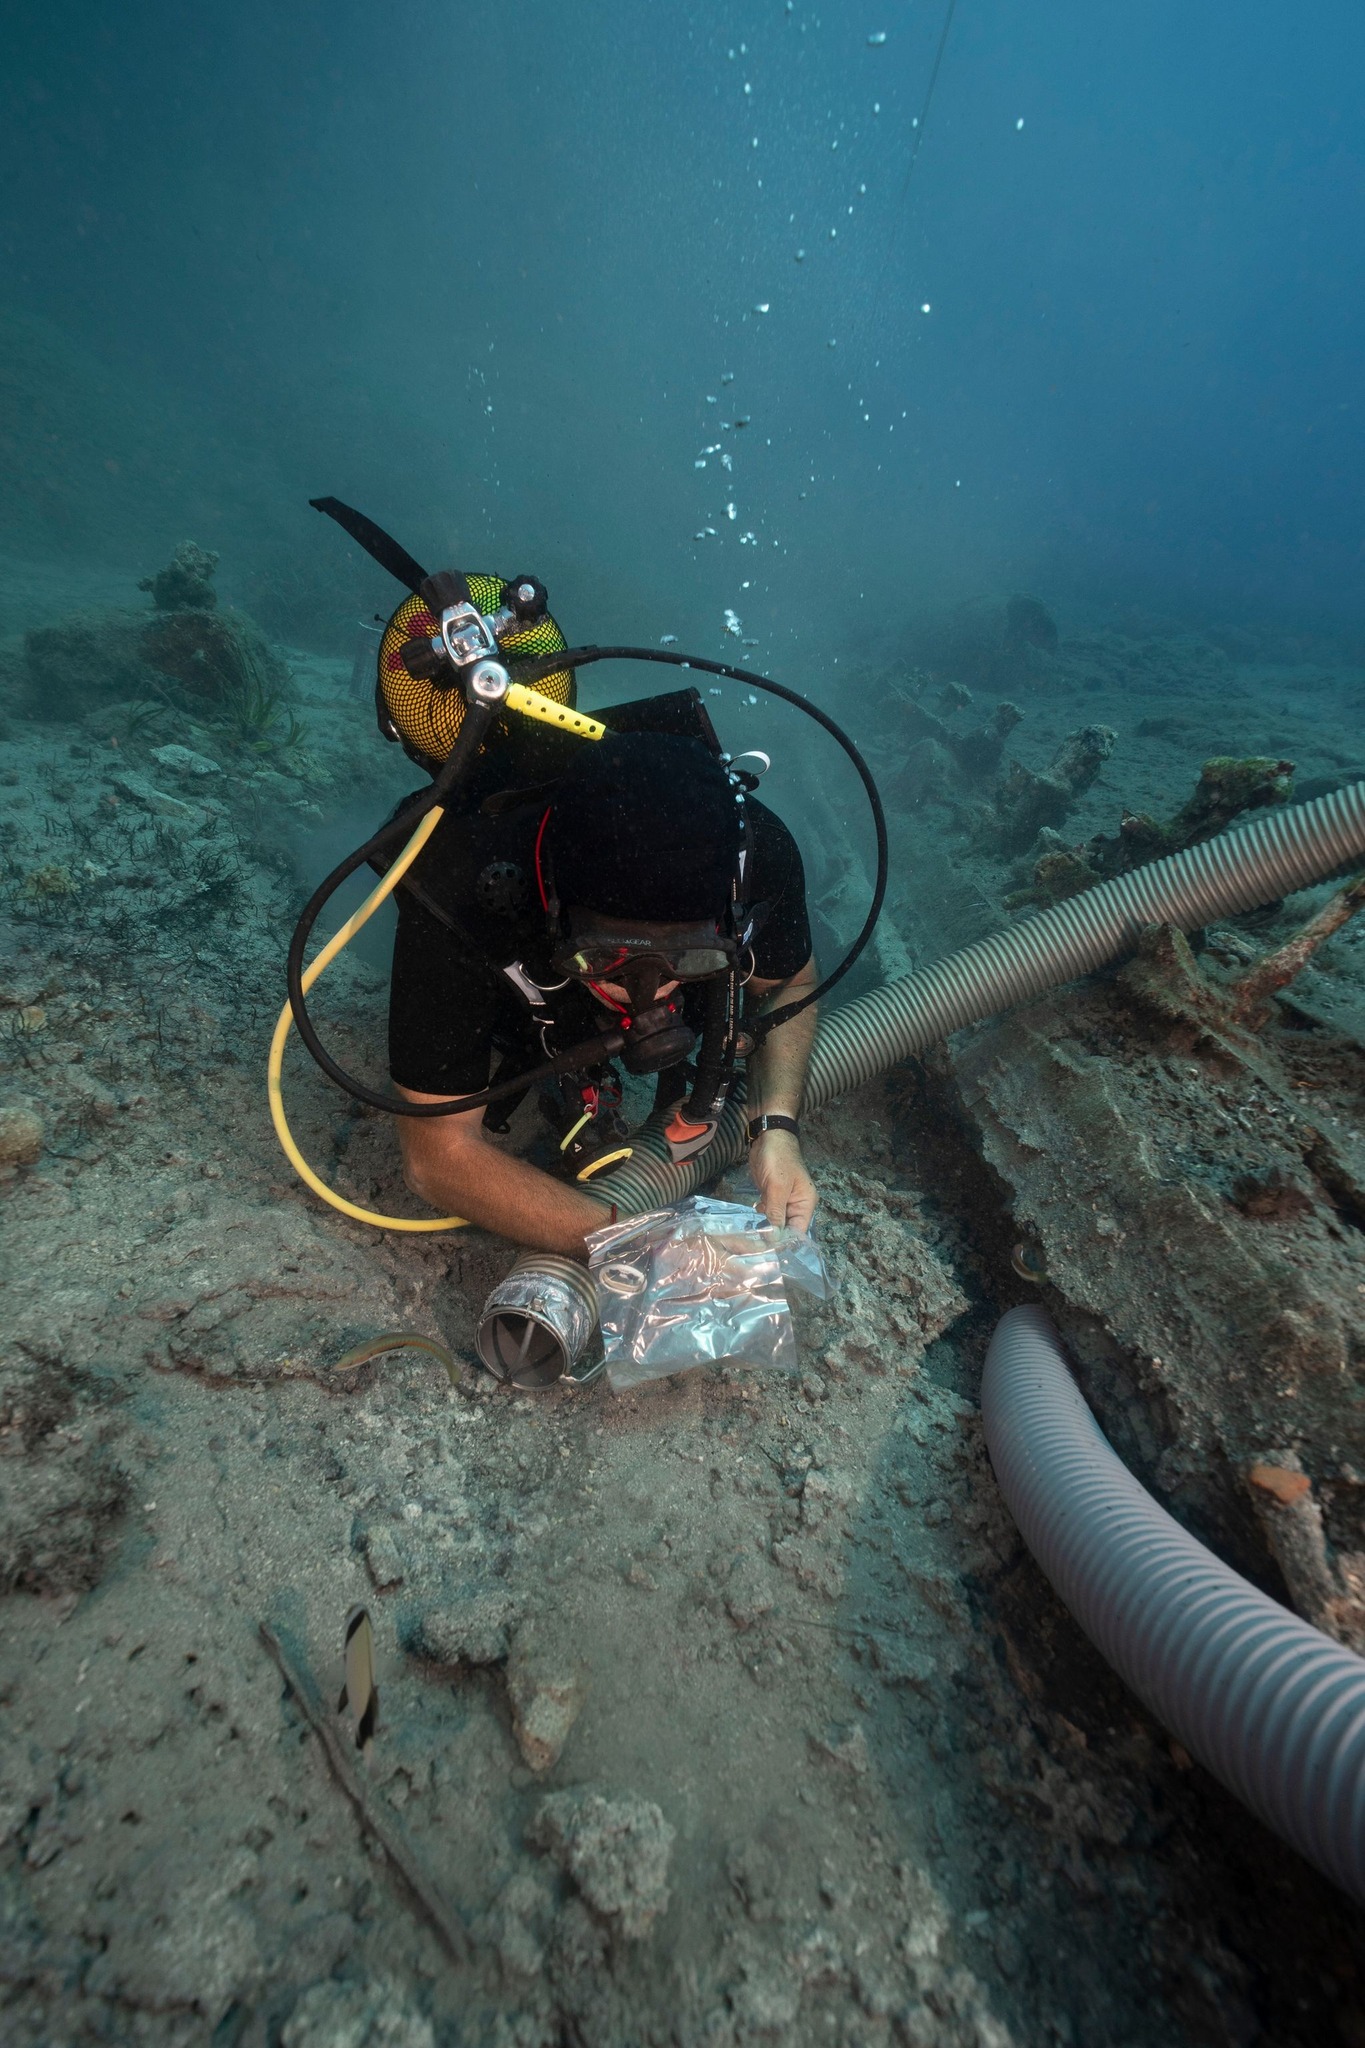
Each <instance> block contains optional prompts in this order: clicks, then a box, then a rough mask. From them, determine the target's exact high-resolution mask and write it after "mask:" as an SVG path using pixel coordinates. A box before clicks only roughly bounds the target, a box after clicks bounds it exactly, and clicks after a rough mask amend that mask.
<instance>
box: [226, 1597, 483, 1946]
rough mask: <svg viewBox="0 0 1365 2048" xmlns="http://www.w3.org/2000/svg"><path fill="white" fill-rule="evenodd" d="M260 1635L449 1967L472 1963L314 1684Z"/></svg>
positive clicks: (462, 1935)
mask: <svg viewBox="0 0 1365 2048" xmlns="http://www.w3.org/2000/svg"><path fill="white" fill-rule="evenodd" d="M260 1634H261V1641H262V1642H263V1643H264V1644H265V1647H266V1649H267V1651H268V1652H269V1654H270V1657H271V1659H272V1661H273V1662H274V1664H275V1665H276V1666H277V1667H278V1669H279V1672H280V1676H281V1677H282V1678H283V1679H284V1682H285V1684H286V1685H287V1686H288V1687H289V1690H290V1691H291V1692H292V1693H293V1695H294V1698H295V1699H296V1700H297V1701H298V1703H299V1708H300V1710H301V1712H302V1714H303V1717H304V1719H305V1720H306V1721H307V1723H308V1725H309V1727H310V1728H311V1729H312V1731H313V1733H314V1734H315V1735H316V1736H317V1738H318V1741H319V1742H320V1743H321V1744H322V1751H323V1755H324V1756H325V1757H326V1759H327V1762H328V1764H329V1765H330V1766H331V1771H332V1776H333V1777H334V1778H335V1779H336V1781H337V1783H338V1785H340V1787H341V1789H342V1791H343V1792H344V1793H345V1794H346V1797H347V1798H348V1799H349V1800H350V1802H351V1804H352V1806H353V1807H354V1808H355V1810H356V1812H357V1814H358V1815H359V1817H360V1824H361V1826H362V1827H363V1828H364V1829H365V1831H366V1832H367V1833H368V1834H369V1835H371V1836H373V1838H374V1840H375V1841H376V1842H378V1844H379V1846H380V1848H381V1849H382V1850H383V1852H384V1854H385V1856H386V1857H387V1859H388V1861H389V1863H390V1864H391V1865H392V1867H393V1869H394V1870H395V1871H396V1872H397V1873H398V1876H399V1877H400V1878H401V1879H402V1880H403V1883H404V1884H405V1885H406V1887H407V1889H408V1891H409V1893H410V1894H411V1896H412V1899H413V1903H414V1904H415V1905H416V1907H417V1909H418V1911H419V1912H420V1913H421V1916H422V1918H423V1919H424V1920H425V1921H426V1922H427V1925H428V1926H429V1927H430V1928H431V1931H432V1933H433V1934H434V1935H435V1936H436V1939H437V1940H438V1941H439V1942H440V1944H441V1946H442V1948H443V1949H444V1950H445V1952H446V1954H447V1955H448V1956H449V1957H450V1959H451V1961H452V1962H455V1963H465V1962H468V1961H469V1957H470V1940H469V1936H468V1934H467V1933H466V1931H465V1928H464V1925H463V1922H462V1921H461V1920H460V1919H459V1917H458V1916H457V1915H456V1913H455V1912H454V1911H453V1910H452V1908H451V1907H450V1906H448V1905H447V1904H446V1902H445V1900H444V1899H443V1898H442V1897H441V1894H440V1893H439V1892H438V1891H437V1890H436V1888H435V1886H434V1885H433V1884H432V1883H431V1880H430V1879H429V1878H428V1877H427V1875H426V1873H425V1872H424V1871H423V1870H422V1868H421V1866H420V1865H419V1864H418V1862H417V1860H416V1858H415V1857H414V1856H413V1853H412V1851H411V1849H409V1847H408V1845H407V1843H406V1842H405V1841H404V1840H403V1838H402V1836H401V1835H400V1834H399V1832H398V1830H397V1829H396V1828H395V1827H394V1825H393V1823H392V1822H391V1821H389V1820H387V1819H386V1818H385V1817H384V1815H383V1814H382V1813H380V1812H379V1810H378V1808H377V1807H376V1805H375V1802H374V1798H373V1795H372V1794H371V1792H370V1791H369V1790H368V1789H367V1787H366V1786H365V1784H364V1783H363V1782H362V1780H361V1778H360V1776H359V1774H358V1773H357V1771H356V1768H355V1765H354V1764H353V1763H352V1762H351V1759H350V1757H349V1756H348V1755H347V1754H346V1749H345V1746H344V1744H343V1743H342V1741H341V1738H340V1736H339V1735H338V1734H337V1732H336V1729H335V1728H334V1727H333V1726H332V1723H331V1721H330V1719H329V1718H328V1715H327V1713H326V1710H325V1708H324V1707H323V1705H322V1702H321V1700H320V1699H319V1698H318V1695H317V1692H316V1690H315V1688H314V1686H313V1683H312V1680H311V1678H310V1677H309V1676H308V1674H307V1672H306V1671H305V1670H303V1669H302V1668H300V1667H298V1666H296V1665H295V1664H294V1663H293V1662H292V1660H291V1659H290V1657H289V1654H288V1652H287V1651H286V1650H285V1648H284V1646H283V1644H282V1643H281V1642H280V1639H279V1637H278V1636H277V1635H276V1634H275V1631H274V1630H273V1629H272V1628H270V1627H269V1626H268V1625H267V1624H266V1623H265V1622H261V1623H260Z"/></svg>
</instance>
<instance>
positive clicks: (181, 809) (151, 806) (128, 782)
mask: <svg viewBox="0 0 1365 2048" xmlns="http://www.w3.org/2000/svg"><path fill="white" fill-rule="evenodd" d="M109 781H110V783H111V785H112V787H113V789H114V791H115V793H116V794H117V795H118V796H121V797H122V798H123V800H124V802H125V803H129V804H133V805H135V806H136V808H137V809H138V810H140V811H150V812H151V813H152V814H153V815H154V816H155V817H158V818H180V819H182V820H183V821H184V822H185V823H186V824H192V823H196V822H197V821H198V820H199V818H200V817H201V815H202V814H201V813H200V812H199V811H197V810H196V809H195V807H194V805H193V804H187V803H185V802H184V801H183V799H182V798H180V797H178V796H168V795H167V794H166V792H165V790H164V789H157V788H155V787H154V785H153V784H152V783H150V782H148V780H147V778H146V777H145V776H144V775H133V774H130V773H128V772H124V773H122V774H118V775H111V776H110V777H109Z"/></svg>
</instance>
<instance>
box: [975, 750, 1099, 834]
mask: <svg viewBox="0 0 1365 2048" xmlns="http://www.w3.org/2000/svg"><path fill="white" fill-rule="evenodd" d="M1115 738H1116V734H1115V733H1114V731H1113V729H1112V728H1111V727H1110V726H1107V725H1085V726H1081V727H1079V728H1078V729H1077V730H1076V731H1075V732H1073V733H1068V735H1067V737H1066V738H1065V739H1064V740H1063V742H1062V744H1061V746H1060V747H1058V749H1057V751H1056V753H1055V754H1054V755H1053V757H1052V760H1051V761H1050V762H1049V764H1048V766H1047V768H1046V769H1045V770H1044V772H1043V773H1042V774H1041V775H1039V774H1037V773H1035V771H1034V770H1033V769H1032V768H1026V767H1025V766H1024V764H1023V762H1022V761H1011V763H1010V765H1009V767H1008V769H1007V770H1006V772H1005V774H1004V775H1003V776H1002V778H1001V780H1000V783H999V785H998V787H997V789H996V792H995V796H994V799H993V802H994V816H993V818H992V819H991V821H990V823H989V824H988V826H987V827H986V834H985V836H986V839H987V841H988V842H991V843H993V844H994V845H995V846H996V847H997V848H998V849H999V851H1000V852H1002V853H1022V852H1023V851H1024V849H1025V848H1026V847H1028V846H1031V845H1032V844H1033V841H1034V840H1035V839H1036V838H1037V836H1038V833H1039V832H1040V831H1041V830H1042V829H1043V828H1044V827H1051V828H1052V829H1053V830H1055V829H1056V827H1057V826H1058V825H1060V824H1061V822H1062V820H1063V818H1065V816H1066V815H1067V813H1068V811H1069V810H1070V809H1071V808H1072V806H1073V804H1074V803H1075V802H1076V800H1077V798H1078V797H1080V796H1083V795H1084V793H1085V791H1086V790H1087V789H1089V787H1090V785H1091V784H1092V783H1093V782H1094V780H1095V778H1096V777H1097V776H1098V774H1099V772H1100V769H1101V768H1102V767H1103V766H1104V763H1105V762H1106V761H1107V760H1108V759H1109V756H1110V755H1111V754H1112V753H1113V751H1114V741H1115Z"/></svg>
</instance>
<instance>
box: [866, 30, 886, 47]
mask: <svg viewBox="0 0 1365 2048" xmlns="http://www.w3.org/2000/svg"><path fill="white" fill-rule="evenodd" d="M885 41H886V30H885V29H884V28H877V29H874V30H873V31H872V34H871V35H870V36H869V37H868V39H867V43H868V48H869V49H872V50H880V48H881V46H882V44H883V43H884V42H885Z"/></svg>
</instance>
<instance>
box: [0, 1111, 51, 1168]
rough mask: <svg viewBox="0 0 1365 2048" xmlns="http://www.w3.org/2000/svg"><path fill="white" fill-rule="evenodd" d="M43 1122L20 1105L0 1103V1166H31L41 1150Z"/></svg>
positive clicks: (34, 1112) (39, 1155) (35, 1114)
mask: <svg viewBox="0 0 1365 2048" xmlns="http://www.w3.org/2000/svg"><path fill="white" fill-rule="evenodd" d="M43 1136H44V1132H43V1120H42V1118H41V1117H40V1116H39V1115H38V1114H37V1113H36V1111H34V1110H31V1109H29V1108H27V1107H25V1106H24V1105H23V1104H21V1103H17V1102H6V1103H0V1166H32V1165H33V1164H34V1162H35V1161H36V1160H37V1159H38V1158H40V1157H41V1154H42V1150H43Z"/></svg>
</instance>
